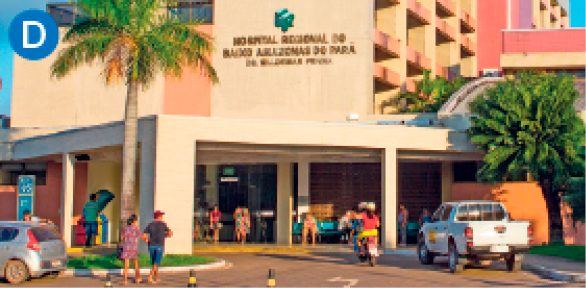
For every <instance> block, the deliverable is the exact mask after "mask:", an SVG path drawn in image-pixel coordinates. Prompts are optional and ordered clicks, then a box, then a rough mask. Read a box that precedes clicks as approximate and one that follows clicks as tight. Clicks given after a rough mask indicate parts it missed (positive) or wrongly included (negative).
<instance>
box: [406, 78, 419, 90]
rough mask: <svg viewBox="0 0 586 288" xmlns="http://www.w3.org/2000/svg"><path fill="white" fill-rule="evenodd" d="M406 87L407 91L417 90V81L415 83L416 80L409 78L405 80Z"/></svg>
mask: <svg viewBox="0 0 586 288" xmlns="http://www.w3.org/2000/svg"><path fill="white" fill-rule="evenodd" d="M405 89H406V90H407V92H415V91H417V83H415V80H413V79H411V78H407V79H406V80H405Z"/></svg>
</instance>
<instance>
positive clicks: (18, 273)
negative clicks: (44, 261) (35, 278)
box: [4, 260, 29, 284]
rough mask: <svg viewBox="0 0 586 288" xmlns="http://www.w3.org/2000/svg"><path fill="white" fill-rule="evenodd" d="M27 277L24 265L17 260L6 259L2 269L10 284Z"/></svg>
mask: <svg viewBox="0 0 586 288" xmlns="http://www.w3.org/2000/svg"><path fill="white" fill-rule="evenodd" d="M28 277H29V274H28V269H27V268H26V265H24V263H22V262H21V261H18V260H13V261H8V262H7V263H6V268H5V269H4V278H6V281H8V282H9V283H10V284H20V283H22V282H24V281H26V280H27V279H28Z"/></svg>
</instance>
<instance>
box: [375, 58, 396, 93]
mask: <svg viewBox="0 0 586 288" xmlns="http://www.w3.org/2000/svg"><path fill="white" fill-rule="evenodd" d="M373 76H374V79H375V80H377V81H378V82H380V83H383V84H386V85H387V86H390V87H399V86H401V77H400V76H399V74H398V73H397V72H395V71H393V70H391V69H389V68H387V67H384V66H382V65H380V64H378V63H374V68H373Z"/></svg>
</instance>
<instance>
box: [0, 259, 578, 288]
mask: <svg viewBox="0 0 586 288" xmlns="http://www.w3.org/2000/svg"><path fill="white" fill-rule="evenodd" d="M206 256H214V257H218V258H223V259H225V260H226V261H228V262H230V263H231V264H232V265H231V267H228V268H225V269H219V270H213V271H201V272H198V273H197V285H198V287H234V286H244V287H266V284H267V276H268V270H269V269H275V271H276V286H277V287H344V286H347V285H349V286H347V287H381V286H382V287H408V286H409V287H410V286H418V287H424V286H427V287H438V286H440V287H454V286H458V287H478V286H523V287H527V286H542V287H552V286H576V287H578V286H581V285H579V284H568V283H560V282H553V281H549V280H544V279H541V278H539V277H538V276H536V275H533V274H531V273H529V272H519V273H509V272H506V271H505V269H504V265H503V264H500V263H497V264H494V265H492V266H489V267H476V268H475V267H467V270H465V271H464V272H463V273H462V274H458V275H452V274H450V273H449V271H448V269H447V263H446V259H444V258H443V257H441V258H437V259H436V264H434V265H429V266H423V265H420V264H419V262H418V260H417V257H416V256H414V255H382V256H381V257H380V258H379V259H378V260H379V261H378V265H377V266H376V267H369V266H366V265H362V264H359V263H358V260H357V259H356V257H355V255H354V254H350V253H333V252H332V253H313V254H245V253H240V254H231V253H217V254H209V255H206ZM130 275H132V272H131V273H130ZM146 278H147V275H143V279H145V280H146ZM188 280H189V275H188V273H173V274H162V281H161V282H160V283H158V284H157V285H152V284H144V283H143V284H140V285H137V284H133V281H132V278H131V279H129V285H128V286H131V287H132V286H135V287H137V286H172V287H186V286H187V283H188ZM0 281H1V280H0ZM112 282H113V283H112V284H113V285H114V287H120V286H122V278H121V277H119V276H115V277H113V278H112ZM0 283H1V284H0V286H9V285H8V284H6V282H0ZM104 284H105V280H104V277H60V278H58V279H55V280H50V279H33V280H32V281H29V282H26V283H24V284H23V285H22V286H61V287H73V286H75V287H80V286H84V287H104ZM582 287H583V286H582Z"/></svg>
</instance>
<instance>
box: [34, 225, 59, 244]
mask: <svg viewBox="0 0 586 288" xmlns="http://www.w3.org/2000/svg"><path fill="white" fill-rule="evenodd" d="M31 231H32V232H33V235H34V236H35V238H37V241H39V242H49V241H53V240H61V235H59V232H57V231H56V230H55V229H53V228H49V227H34V228H31Z"/></svg>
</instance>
